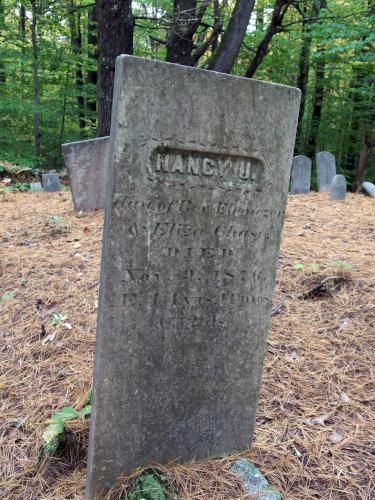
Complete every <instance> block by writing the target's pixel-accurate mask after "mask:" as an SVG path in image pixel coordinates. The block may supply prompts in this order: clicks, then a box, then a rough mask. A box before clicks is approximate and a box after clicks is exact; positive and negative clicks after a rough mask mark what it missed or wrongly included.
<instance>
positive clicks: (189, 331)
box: [87, 56, 300, 499]
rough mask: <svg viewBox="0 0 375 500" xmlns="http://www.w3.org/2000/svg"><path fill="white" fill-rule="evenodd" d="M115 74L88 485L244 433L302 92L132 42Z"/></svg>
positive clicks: (243, 443)
mask: <svg viewBox="0 0 375 500" xmlns="http://www.w3.org/2000/svg"><path fill="white" fill-rule="evenodd" d="M114 89H115V92H114V106H113V114H112V128H111V146H110V154H109V165H108V169H109V170H108V187H107V200H106V214H105V229H104V241H103V250H102V267H101V285H100V300H99V310H98V325H97V343H96V354H95V368H94V399H93V414H92V417H91V424H90V444H89V459H88V485H87V498H89V499H91V498H93V497H95V495H98V494H101V492H102V491H103V490H104V491H105V490H107V489H108V488H109V487H110V486H111V485H112V484H113V483H114V481H115V480H116V478H117V477H118V476H119V475H120V474H121V473H123V472H127V473H130V472H131V471H133V470H134V468H136V467H138V466H140V465H142V464H144V463H146V462H148V461H150V460H156V461H158V462H166V461H168V460H171V459H176V458H180V459H182V460H190V459H194V458H200V457H207V456H215V455H220V454H223V453H227V452H231V451H233V450H240V449H243V448H246V447H247V446H248V445H249V444H250V442H251V437H252V432H253V427H254V421H255V412H256V405H257V399H258V390H259V384H260V377H261V370H262V362H263V355H264V348H265V339H266V334H267V329H268V323H269V318H270V311H271V303H272V296H273V290H274V282H275V270H276V260H277V256H278V250H279V243H280V233H281V227H282V222H283V214H284V209H285V204H286V200H287V195H288V187H289V177H290V166H291V162H292V155H293V146H294V138H295V132H296V124H297V117H298V108H299V99H300V91H299V90H297V89H294V88H291V87H286V86H281V85H273V84H270V83H264V82H260V81H255V80H249V79H245V78H239V77H233V76H229V75H224V74H219V73H214V72H210V71H204V70H197V69H193V68H189V67H185V66H179V65H175V64H168V63H162V62H157V61H152V60H144V59H140V58H133V57H131V56H120V57H119V58H118V59H117V62H116V78H115V86H114ZM228 102H230V103H231V104H230V106H228Z"/></svg>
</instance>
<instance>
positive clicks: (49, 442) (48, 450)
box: [38, 404, 91, 462]
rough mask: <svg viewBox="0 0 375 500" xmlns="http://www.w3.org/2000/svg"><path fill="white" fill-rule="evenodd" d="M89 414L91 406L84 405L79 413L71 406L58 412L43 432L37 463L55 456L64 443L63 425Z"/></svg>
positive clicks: (64, 432)
mask: <svg viewBox="0 0 375 500" xmlns="http://www.w3.org/2000/svg"><path fill="white" fill-rule="evenodd" d="M90 413H91V404H86V405H85V406H84V407H83V408H82V410H81V411H77V410H76V409H75V408H73V407H72V406H66V407H65V408H61V410H58V411H57V412H56V413H55V414H54V415H53V416H52V417H51V419H50V422H49V425H48V427H47V428H46V430H45V431H44V432H43V435H42V439H43V444H42V446H41V448H40V451H39V457H38V459H39V462H41V461H42V460H43V459H45V458H47V457H49V456H55V455H57V454H58V453H59V452H60V451H61V450H62V448H63V447H64V445H65V442H66V428H65V423H66V422H68V421H69V420H74V419H77V418H84V417H86V416H87V415H90Z"/></svg>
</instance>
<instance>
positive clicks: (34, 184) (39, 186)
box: [30, 182, 43, 192]
mask: <svg viewBox="0 0 375 500" xmlns="http://www.w3.org/2000/svg"><path fill="white" fill-rule="evenodd" d="M30 191H32V192H37V191H43V188H42V184H41V183H40V182H30Z"/></svg>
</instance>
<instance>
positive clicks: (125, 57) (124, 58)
mask: <svg viewBox="0 0 375 500" xmlns="http://www.w3.org/2000/svg"><path fill="white" fill-rule="evenodd" d="M121 63H126V64H127V65H128V64H133V63H134V64H141V63H142V64H144V63H146V64H149V65H150V66H153V65H165V66H173V67H175V68H179V71H181V73H182V72H185V73H197V72H199V73H201V74H210V75H212V78H220V79H221V80H223V79H225V80H231V81H233V80H237V81H246V82H250V84H252V85H261V86H262V87H264V86H267V87H273V88H278V89H280V90H281V91H282V90H284V91H286V92H288V93H290V92H291V91H292V92H295V94H296V95H298V96H301V95H302V92H301V90H300V89H299V88H297V87H292V86H291V85H284V84H282V83H272V82H266V81H264V80H256V79H254V78H246V77H244V76H238V75H229V74H227V73H219V72H218V71H212V70H209V69H203V68H196V67H191V66H184V65H183V64H176V63H171V62H166V61H159V60H157V59H147V58H145V57H137V56H131V55H129V54H121V55H119V56H117V58H116V64H121Z"/></svg>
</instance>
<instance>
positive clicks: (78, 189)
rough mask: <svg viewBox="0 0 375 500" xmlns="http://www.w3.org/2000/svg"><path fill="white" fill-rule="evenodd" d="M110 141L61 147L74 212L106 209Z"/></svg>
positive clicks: (68, 144)
mask: <svg viewBox="0 0 375 500" xmlns="http://www.w3.org/2000/svg"><path fill="white" fill-rule="evenodd" d="M108 150H109V137H100V138H99V139H89V140H87V141H78V142H70V143H67V144H63V145H62V151H63V155H64V161H65V165H66V167H67V170H68V174H69V180H70V187H71V190H72V197H73V205H74V209H75V210H77V211H80V210H93V209H95V208H104V202H105V193H106V185H107V164H108Z"/></svg>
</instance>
